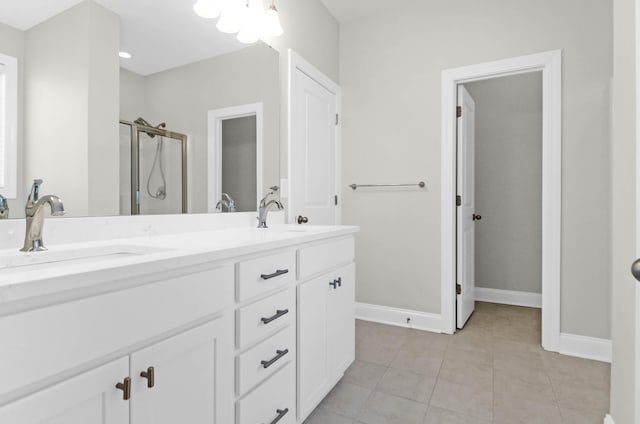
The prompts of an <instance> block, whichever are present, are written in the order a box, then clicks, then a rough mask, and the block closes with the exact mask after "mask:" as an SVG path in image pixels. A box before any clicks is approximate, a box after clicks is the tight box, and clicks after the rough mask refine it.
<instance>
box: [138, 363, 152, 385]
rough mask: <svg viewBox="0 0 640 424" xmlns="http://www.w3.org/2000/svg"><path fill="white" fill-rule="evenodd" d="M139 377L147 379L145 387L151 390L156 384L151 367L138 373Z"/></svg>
mask: <svg viewBox="0 0 640 424" xmlns="http://www.w3.org/2000/svg"><path fill="white" fill-rule="evenodd" d="M140 377H142V378H146V379H147V387H148V388H152V387H153V386H154V385H155V384H156V373H155V369H154V368H153V367H149V368H147V370H146V371H142V372H141V373H140Z"/></svg>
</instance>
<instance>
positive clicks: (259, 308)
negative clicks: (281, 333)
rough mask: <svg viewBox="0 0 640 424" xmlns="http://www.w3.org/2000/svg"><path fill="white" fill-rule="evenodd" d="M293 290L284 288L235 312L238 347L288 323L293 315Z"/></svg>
mask: <svg viewBox="0 0 640 424" xmlns="http://www.w3.org/2000/svg"><path fill="white" fill-rule="evenodd" d="M295 315H296V314H295V291H294V290H293V289H289V290H285V291H282V292H280V293H277V294H274V295H273V296H269V297H267V298H266V299H262V300H260V301H258V302H256V303H252V304H251V305H248V306H245V307H244V308H240V309H239V310H238V312H237V334H236V341H237V342H236V345H237V347H238V348H243V347H245V346H248V345H249V344H251V343H252V342H254V341H256V340H259V339H261V338H263V337H266V336H267V335H269V334H273V333H275V332H276V331H277V330H279V329H281V328H283V327H285V326H287V325H290V324H291V323H292V322H293V320H294V317H295Z"/></svg>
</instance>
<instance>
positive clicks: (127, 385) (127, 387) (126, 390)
mask: <svg viewBox="0 0 640 424" xmlns="http://www.w3.org/2000/svg"><path fill="white" fill-rule="evenodd" d="M116 389H118V390H122V399H123V400H129V399H130V398H131V379H130V378H129V377H126V378H125V379H124V380H123V381H122V383H118V384H116Z"/></svg>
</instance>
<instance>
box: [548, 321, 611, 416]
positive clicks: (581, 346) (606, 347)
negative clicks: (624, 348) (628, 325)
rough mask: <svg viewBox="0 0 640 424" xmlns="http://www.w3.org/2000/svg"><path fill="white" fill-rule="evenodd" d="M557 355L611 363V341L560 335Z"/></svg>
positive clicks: (574, 335)
mask: <svg viewBox="0 0 640 424" xmlns="http://www.w3.org/2000/svg"><path fill="white" fill-rule="evenodd" d="M559 353H561V354H563V355H569V356H577V357H578V358H585V359H593V360H595V361H601V362H609V363H611V340H607V339H598V338H595V337H587V336H578V335H576V334H567V333H560V349H559ZM611 422H613V420H612V421H611Z"/></svg>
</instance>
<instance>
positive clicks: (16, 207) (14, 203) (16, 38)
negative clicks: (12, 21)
mask: <svg viewBox="0 0 640 424" xmlns="http://www.w3.org/2000/svg"><path fill="white" fill-rule="evenodd" d="M24 38H25V33H24V31H20V30H18V29H15V28H13V27H10V26H8V25H5V24H2V23H0V53H2V54H6V55H8V56H13V57H15V58H17V59H18V163H22V161H23V160H24V159H23V158H24V68H25V66H24V41H25V40H24ZM20 171H21V167H18V180H17V184H18V192H17V195H16V199H14V200H9V218H17V217H18V216H20V215H22V216H24V203H25V196H24V193H23V192H24V190H23V186H24V175H23V173H22V172H20ZM0 194H4V193H0Z"/></svg>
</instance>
